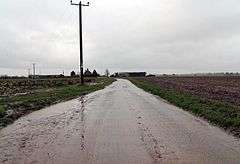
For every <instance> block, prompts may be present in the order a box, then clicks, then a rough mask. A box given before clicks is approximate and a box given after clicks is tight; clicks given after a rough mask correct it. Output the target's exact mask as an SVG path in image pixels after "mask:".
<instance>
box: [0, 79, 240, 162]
mask: <svg viewBox="0 0 240 164" xmlns="http://www.w3.org/2000/svg"><path fill="white" fill-rule="evenodd" d="M239 162H240V141H239V140H238V139H237V138H234V137H233V136H231V135H228V134H227V133H225V132H224V131H222V130H221V129H219V128H217V127H214V126H212V125H209V124H208V123H207V122H205V121H203V120H201V119H199V118H196V117H195V116H192V115H191V114H189V113H187V112H185V111H183V110H181V109H179V108H176V107H174V106H172V105H169V104H167V103H166V102H164V101H162V100H160V99H159V98H156V97H155V96H153V95H151V94H148V93H146V92H144V91H142V90H141V89H139V88H137V87H135V86H134V85H133V84H131V83H130V82H129V81H127V80H118V81H116V82H114V83H113V84H112V85H110V86H109V87H107V88H105V89H104V90H101V91H97V92H94V93H92V94H89V95H86V96H84V97H80V98H78V99H75V100H71V101H68V102H64V103H60V104H57V105H53V106H51V107H48V108H45V109H42V110H39V111H36V112H33V113H31V114H29V115H27V116H25V117H22V118H20V119H18V120H17V121H15V123H14V124H12V125H9V126H8V127H6V128H4V129H2V130H1V131H0V163H3V164H5V163H6V164H8V163H9V164H15V163H16V164H28V163H29V164H34V163H41V164H52V163H54V164H55V163H56V164H65V163H69V164H88V163H98V164H113V163H114V164H124V163H126V164H127V163H131V164H134V163H136V164H150V163H239Z"/></svg>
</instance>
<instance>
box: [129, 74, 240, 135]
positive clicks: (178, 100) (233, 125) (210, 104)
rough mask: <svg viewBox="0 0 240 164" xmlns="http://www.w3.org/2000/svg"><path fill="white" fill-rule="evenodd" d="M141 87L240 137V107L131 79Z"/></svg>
mask: <svg viewBox="0 0 240 164" xmlns="http://www.w3.org/2000/svg"><path fill="white" fill-rule="evenodd" d="M129 80H130V81H131V82H132V83H134V84H135V85H136V86H138V87H139V88H142V89H143V90H145V91H147V92H150V93H152V94H154V95H157V96H160V97H161V98H163V99H165V100H167V101H168V102H170V103H172V104H174V105H176V106H178V107H180V108H182V109H184V110H186V111H190V112H192V113H193V114H195V115H197V116H200V117H203V118H205V119H206V120H208V121H209V122H211V123H212V124H215V125H218V126H220V127H222V128H224V129H225V130H228V131H230V132H231V133H232V134H233V135H235V136H237V137H240V107H239V106H234V105H231V104H227V103H224V102H219V101H211V100H206V99H204V98H200V97H196V96H192V95H190V94H187V93H179V92H177V91H175V90H166V89H164V88H161V86H159V85H157V84H153V83H151V82H148V81H145V80H140V79H137V78H130V79H129Z"/></svg>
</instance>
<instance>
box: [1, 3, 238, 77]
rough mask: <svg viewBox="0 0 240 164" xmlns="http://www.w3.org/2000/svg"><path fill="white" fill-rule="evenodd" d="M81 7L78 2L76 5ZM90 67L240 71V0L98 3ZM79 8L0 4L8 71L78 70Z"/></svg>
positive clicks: (87, 34) (88, 40) (89, 14)
mask: <svg viewBox="0 0 240 164" xmlns="http://www.w3.org/2000/svg"><path fill="white" fill-rule="evenodd" d="M75 2H78V0H77V1H75ZM90 3H91V6H90V7H84V9H83V32H84V59H85V61H84V66H85V68H90V69H93V68H95V69H97V70H98V71H99V72H101V73H103V72H104V70H105V69H106V68H108V69H109V70H110V72H115V71H147V72H149V73H193V72H226V71H233V72H237V71H238V72H240V1H239V0H94V1H93V0H92V1H90ZM78 46H79V44H78V8H77V7H76V6H71V5H70V3H69V1H68V0H38V1H36V0H21V1H16V0H1V1H0V74H10V75H13V74H18V75H27V70H28V69H29V68H31V63H37V73H41V74H47V73H52V74H55V73H62V70H65V73H66V74H69V71H70V70H76V71H77V70H78V61H79V48H78Z"/></svg>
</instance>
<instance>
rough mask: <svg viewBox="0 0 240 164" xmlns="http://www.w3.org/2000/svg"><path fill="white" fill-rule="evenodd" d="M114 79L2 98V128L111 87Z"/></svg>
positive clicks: (98, 79)
mask: <svg viewBox="0 0 240 164" xmlns="http://www.w3.org/2000/svg"><path fill="white" fill-rule="evenodd" d="M113 81H114V79H112V78H97V79H95V80H94V83H87V84H85V85H83V86H82V85H79V84H73V85H62V86H57V85H56V86H52V85H51V87H44V88H42V89H35V90H31V92H26V93H19V94H14V95H8V96H1V97H0V128H2V127H4V126H6V125H8V124H10V123H13V122H14V121H15V120H16V119H18V118H19V117H21V116H23V115H26V114H29V113H31V112H33V111H35V110H39V109H42V108H44V107H47V106H49V105H52V104H56V103H58V102H61V101H66V100H70V99H73V98H76V97H78V96H81V95H85V94H88V93H90V92H94V91H97V90H100V89H103V88H104V87H105V86H107V85H110V84H111V83H112V82H113Z"/></svg>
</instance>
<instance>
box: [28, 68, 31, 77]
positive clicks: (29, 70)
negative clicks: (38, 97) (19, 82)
mask: <svg viewBox="0 0 240 164" xmlns="http://www.w3.org/2000/svg"><path fill="white" fill-rule="evenodd" d="M30 74H31V69H30V68H28V77H29V76H30Z"/></svg>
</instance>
